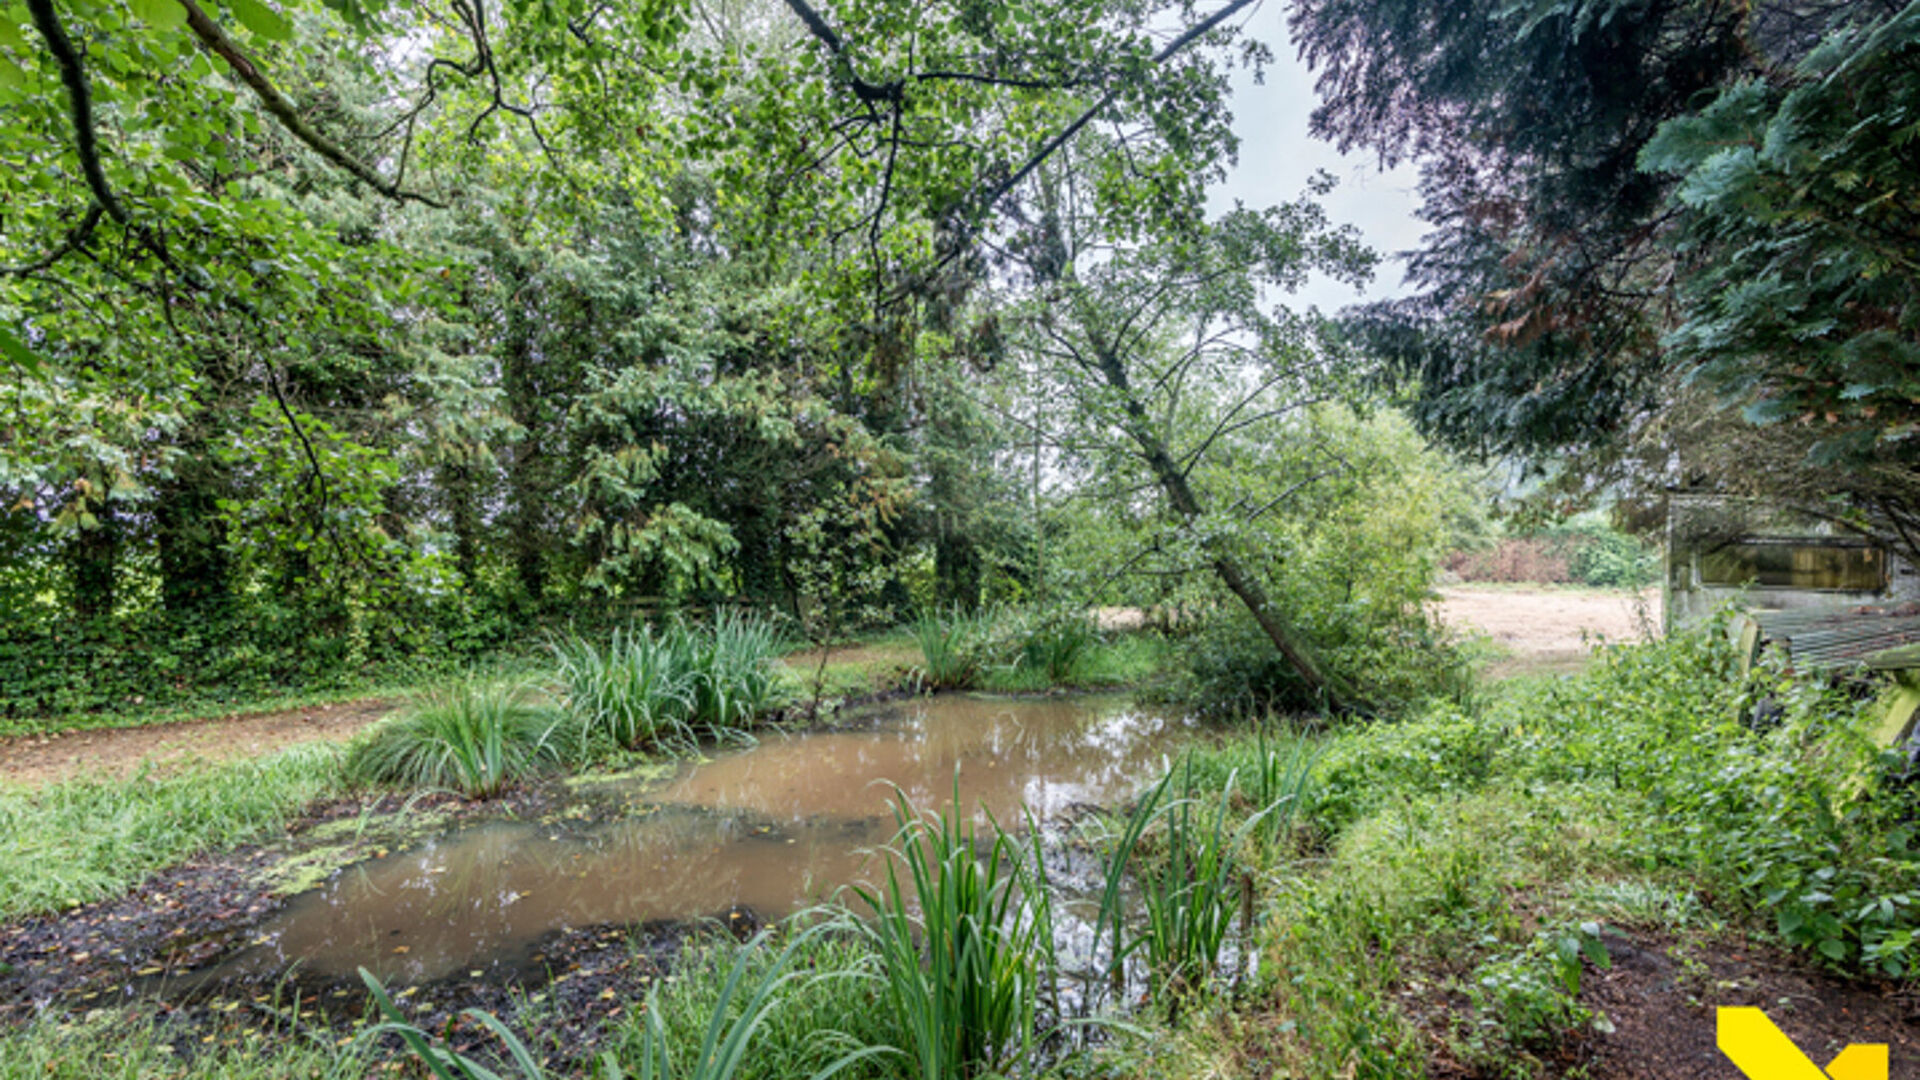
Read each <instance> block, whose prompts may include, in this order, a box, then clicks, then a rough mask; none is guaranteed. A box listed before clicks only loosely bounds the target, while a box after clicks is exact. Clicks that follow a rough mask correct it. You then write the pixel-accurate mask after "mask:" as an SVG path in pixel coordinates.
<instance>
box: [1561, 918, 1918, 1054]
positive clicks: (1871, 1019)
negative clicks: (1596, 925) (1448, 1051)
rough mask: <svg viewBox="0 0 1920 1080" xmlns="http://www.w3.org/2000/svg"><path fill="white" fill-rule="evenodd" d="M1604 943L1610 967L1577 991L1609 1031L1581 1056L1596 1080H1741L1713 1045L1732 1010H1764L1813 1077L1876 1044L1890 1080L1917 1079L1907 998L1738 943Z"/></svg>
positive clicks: (1912, 1001)
mask: <svg viewBox="0 0 1920 1080" xmlns="http://www.w3.org/2000/svg"><path fill="white" fill-rule="evenodd" d="M1604 940H1605V942H1606V946H1607V952H1608V953H1609V955H1610V956H1611V958H1612V967H1611V969H1609V970H1606V971H1596V970H1592V969H1589V970H1588V972H1587V976H1586V978H1585V979H1583V980H1582V985H1581V990H1580V997H1581V1001H1582V1003H1583V1004H1585V1005H1586V1006H1587V1007H1588V1008H1590V1009H1593V1010H1595V1011H1597V1012H1600V1013H1603V1014H1605V1016H1606V1018H1607V1020H1608V1022H1610V1023H1611V1024H1612V1026H1613V1031H1612V1032H1610V1033H1606V1034H1601V1033H1597V1032H1596V1033H1594V1034H1593V1035H1592V1036H1590V1038H1589V1041H1587V1043H1586V1045H1585V1046H1584V1047H1582V1048H1581V1049H1583V1050H1584V1051H1586V1053H1585V1054H1582V1055H1581V1056H1583V1057H1586V1058H1587V1067H1588V1070H1589V1071H1588V1073H1587V1075H1590V1076H1593V1077H1595V1078H1596V1080H1600V1078H1604V1080H1744V1078H1742V1077H1741V1075H1740V1072H1739V1070H1738V1069H1736V1068H1734V1066H1733V1064H1732V1063H1731V1062H1730V1061H1728V1060H1727V1059H1726V1058H1725V1057H1724V1056H1722V1055H1721V1053H1720V1051H1719V1049H1718V1048H1717V1046H1716V1045H1715V1033H1716V1026H1715V1013H1714V1010H1715V1009H1716V1008H1717V1007H1720V1006H1736V1005H1751V1006H1757V1007H1759V1008H1761V1009H1764V1010H1765V1011H1766V1013H1767V1015H1768V1017H1769V1018H1771V1019H1772V1020H1773V1022H1774V1023H1775V1024H1776V1025H1777V1026H1778V1027H1779V1028H1780V1030H1781V1031H1783V1032H1785V1033H1786V1034H1787V1036H1788V1037H1790V1038H1792V1039H1793V1041H1794V1042H1795V1043H1796V1044H1797V1045H1798V1046H1799V1047H1800V1049H1801V1050H1802V1051H1803V1052H1804V1053H1805V1054H1806V1056H1807V1057H1809V1058H1811V1059H1812V1060H1813V1062H1814V1064H1816V1065H1818V1066H1820V1067H1822V1068H1824V1067H1825V1066H1826V1064H1827V1063H1828V1062H1829V1061H1832V1060H1833V1058H1834V1056H1835V1055H1837V1054H1839V1053H1840V1051H1841V1050H1843V1049H1845V1048H1846V1047H1847V1046H1848V1045H1849V1044H1851V1043H1867V1044H1873V1043H1881V1044H1884V1045H1885V1046H1886V1047H1887V1053H1888V1057H1889V1066H1890V1068H1889V1069H1888V1072H1887V1075H1888V1076H1889V1077H1891V1078H1893V1080H1899V1078H1901V1077H1916V1076H1920V1000H1916V998H1915V997H1914V996H1913V994H1912V992H1911V991H1901V990H1899V989H1898V988H1896V987H1893V986H1876V985H1873V984H1867V983H1852V982H1841V981H1839V980H1837V979H1833V978H1830V977H1828V976H1826V975H1823V974H1820V973H1819V972H1817V971H1812V970H1810V969H1809V967H1808V965H1807V963H1806V962H1805V961H1804V960H1801V959H1799V958H1796V957H1790V956H1788V955H1786V954H1784V953H1782V952H1780V951H1779V950H1777V949H1773V948H1771V947H1767V946H1761V945H1751V944H1746V943H1742V942H1737V941H1736V942H1726V943H1719V942H1714V943H1687V944H1684V945H1677V944H1676V943H1675V942H1673V941H1672V940H1670V939H1664V938H1660V937H1657V936H1652V935H1649V936H1645V937H1632V938H1630V937H1626V936H1622V935H1618V934H1608V935H1607V937H1606V938H1605V939H1604ZM1781 1075H1783V1076H1784V1075H1789V1074H1787V1073H1782V1074H1781ZM1791 1075H1796V1076H1797V1075H1800V1074H1798V1073H1793V1074H1791Z"/></svg>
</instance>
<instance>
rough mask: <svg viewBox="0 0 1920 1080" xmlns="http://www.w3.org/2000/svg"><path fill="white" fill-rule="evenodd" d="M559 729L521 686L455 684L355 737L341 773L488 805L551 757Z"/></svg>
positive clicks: (549, 712) (428, 694) (556, 721)
mask: <svg viewBox="0 0 1920 1080" xmlns="http://www.w3.org/2000/svg"><path fill="white" fill-rule="evenodd" d="M559 726H560V717H559V716H558V715H557V714H556V713H555V712H554V710H552V709H550V708H548V707H546V706H544V705H539V704H536V703H534V702H533V701H532V700H530V695H529V693H528V692H527V691H526V689H525V688H524V687H514V686H503V685H501V684H499V683H488V682H481V681H477V680H472V679H468V680H462V681H459V682H454V683H449V684H447V685H444V686H441V687H438V688H436V689H433V690H430V691H427V692H426V693H425V694H423V695H421V696H420V697H419V698H418V699H417V700H416V701H415V702H414V703H413V704H412V705H411V706H410V707H409V708H408V709H407V710H406V711H404V712H403V713H401V714H400V715H399V716H397V717H395V718H393V719H390V720H387V721H384V722H383V723H381V724H380V725H379V726H378V727H376V728H375V729H374V730H373V731H372V732H371V733H370V734H368V735H367V736H365V737H363V738H362V739H361V740H360V741H359V742H357V743H356V744H355V745H354V746H353V748H352V749H351V750H350V751H349V753H348V755H347V763H346V772H347V776H348V777H349V778H350V779H352V780H354V781H356V782H358V783H362V784H381V785H389V784H390V785H399V786H403V787H412V788H447V789H450V790H453V791H458V792H459V793H461V794H462V795H465V796H467V797H468V798H478V799H484V798H489V797H491V796H494V795H497V794H499V793H500V792H501V791H502V790H504V789H505V788H506V787H507V786H508V785H509V784H512V783H513V782H514V781H515V780H517V779H520V778H521V777H523V776H526V775H528V774H530V773H532V772H535V771H537V770H539V769H540V768H542V767H543V766H545V765H547V764H548V763H550V762H553V761H555V760H556V759H557V758H558V757H559V752H558V751H559V747H558V745H557V744H556V741H555V739H554V735H555V732H556V730H557V729H558V728H559Z"/></svg>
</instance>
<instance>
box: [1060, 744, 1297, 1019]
mask: <svg viewBox="0 0 1920 1080" xmlns="http://www.w3.org/2000/svg"><path fill="white" fill-rule="evenodd" d="M1316 760H1317V751H1316V750H1315V749H1314V747H1313V746H1312V745H1311V744H1308V743H1306V742H1304V741H1298V740H1294V741H1286V742H1282V743H1279V744H1270V743H1269V742H1268V741H1267V740H1266V738H1265V737H1264V736H1262V738H1261V740H1260V743H1259V748H1258V753H1257V754H1256V756H1255V757H1254V759H1253V761H1252V762H1251V763H1249V764H1250V767H1249V768H1248V769H1247V774H1248V776H1249V779H1248V782H1247V791H1246V796H1247V797H1248V798H1251V800H1252V801H1253V803H1254V806H1255V809H1254V811H1253V812H1252V813H1251V814H1241V813H1237V812H1236V811H1235V803H1236V797H1235V796H1236V790H1235V789H1236V787H1237V786H1238V784H1239V778H1240V775H1241V770H1240V769H1239V768H1234V769H1232V770H1230V771H1229V772H1228V773H1227V775H1226V777H1225V778H1224V781H1223V782H1222V783H1220V784H1219V786H1218V788H1217V790H1215V791H1212V792H1208V791H1205V790H1203V788H1204V787H1205V786H1206V785H1205V784H1204V783H1203V782H1202V776H1201V775H1200V770H1197V769H1196V767H1195V757H1194V756H1193V755H1189V756H1188V758H1187V760H1186V762H1185V764H1184V766H1183V767H1182V768H1180V769H1176V770H1169V771H1168V772H1167V773H1166V774H1165V775H1164V776H1162V777H1161V778H1160V780H1159V781H1158V782H1157V783H1155V784H1154V785H1153V786H1152V787H1151V788H1149V789H1147V791H1146V792H1145V793H1144V794H1142V795H1141V797H1140V798H1139V800H1138V801H1136V802H1135V803H1134V805H1133V807H1132V809H1131V811H1130V812H1129V813H1128V814H1127V816H1126V817H1125V818H1123V819H1122V821H1121V829H1120V833H1119V835H1118V838H1117V840H1116V841H1115V842H1114V843H1113V844H1111V845H1110V846H1109V848H1108V855H1107V858H1106V866H1105V879H1106V893H1105V895H1104V896H1103V897H1102V902H1101V908H1100V915H1099V916H1098V921H1097V922H1096V925H1095V935H1094V949H1095V953H1096V954H1098V953H1099V950H1100V942H1101V940H1102V938H1105V939H1106V941H1107V942H1108V944H1107V952H1106V954H1105V956H1106V966H1105V967H1103V968H1101V969H1100V973H1101V974H1104V975H1105V976H1106V977H1107V979H1108V980H1109V982H1110V983H1112V984H1114V985H1115V986H1119V985H1124V983H1125V981H1126V971H1127V965H1128V963H1129V962H1137V963H1138V964H1139V965H1140V967H1141V968H1142V969H1143V974H1144V975H1145V976H1146V978H1147V980H1148V981H1149V983H1150V984H1151V985H1152V986H1153V988H1154V989H1155V990H1156V991H1159V992H1160V993H1161V994H1163V995H1165V997H1166V999H1167V1002H1168V1004H1169V1007H1170V1008H1177V1007H1178V1005H1179V1003H1180V1001H1181V1000H1182V999H1184V998H1186V997H1188V996H1190V995H1192V994H1194V993H1199V992H1204V991H1205V990H1207V989H1208V987H1210V986H1211V985H1213V983H1214V980H1215V979H1217V978H1218V977H1219V975H1220V974H1221V971H1222V968H1223V957H1224V955H1225V953H1226V948H1227V943H1228V941H1229V940H1230V939H1231V938H1232V936H1233V932H1234V930H1235V928H1236V926H1237V928H1238V930H1239V932H1240V936H1241V939H1242V940H1241V947H1242V948H1243V949H1244V948H1245V946H1246V941H1247V940H1248V939H1249V937H1250V935H1251V933H1252V930H1253V927H1252V925H1251V923H1252V914H1253V877H1252V873H1251V870H1250V868H1249V867H1248V866H1247V865H1246V863H1245V861H1244V860H1243V859H1242V858H1241V856H1240V852H1241V851H1242V850H1243V849H1244V847H1245V845H1246V844H1247V842H1248V841H1249V839H1251V838H1254V837H1256V836H1257V837H1261V838H1263V839H1266V840H1267V841H1268V842H1275V841H1277V840H1279V839H1280V838H1283V837H1286V838H1290V837H1291V836H1292V834H1293V830H1294V828H1295V827H1296V823H1297V821H1298V817H1299V815H1300V814H1301V812H1302V810H1303V809H1304V808H1305V807H1306V806H1307V804H1308V803H1309V802H1310V800H1311V798H1312V789H1313V778H1312V774H1313V767H1314V763H1315V761H1316ZM1124 881H1131V882H1132V883H1133V885H1134V888H1135V890H1136V892H1137V899H1138V906H1139V911H1140V916H1139V918H1138V920H1137V921H1136V922H1134V924H1133V925H1129V920H1128V919H1127V918H1126V914H1125V906H1124V904H1123V903H1122V901H1121V899H1120V895H1119V894H1120V891H1121V888H1122V886H1121V883H1122V882H1124ZM1096 994H1097V991H1096V990H1095V989H1094V988H1093V987H1091V986H1090V987H1089V988H1088V991H1087V993H1086V994H1085V995H1084V996H1085V997H1086V998H1088V999H1092V998H1094V997H1095V996H1096Z"/></svg>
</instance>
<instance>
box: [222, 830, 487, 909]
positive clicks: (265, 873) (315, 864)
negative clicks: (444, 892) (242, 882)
mask: <svg viewBox="0 0 1920 1080" xmlns="http://www.w3.org/2000/svg"><path fill="white" fill-rule="evenodd" d="M449 820H450V816H449V815H448V814H447V812H446V811H444V810H437V809H434V810H411V811H409V810H402V811H399V812H396V813H384V814H377V815H363V816H359V817H343V818H336V819H334V820H332V821H323V822H321V823H320V824H318V825H315V826H314V827H313V828H311V829H309V830H307V831H306V832H305V833H304V834H302V835H301V836H300V837H299V839H298V840H297V841H296V842H295V844H294V845H293V846H292V847H290V849H289V850H288V853H287V854H286V855H285V856H283V857H282V858H280V859H278V860H276V861H275V862H274V863H273V864H272V865H270V866H268V867H266V868H265V869H264V870H262V871H260V873H259V874H257V875H256V876H255V877H254V879H253V880H254V884H255V885H258V886H259V887H260V888H263V889H265V890H266V891H267V892H269V893H271V894H273V895H275V896H292V895H294V894H295V893H301V892H305V891H307V890H308V889H313V888H317V887H319V886H320V885H321V884H323V883H325V882H326V880H327V879H328V878H330V877H332V876H333V875H334V874H335V873H337V872H338V871H339V870H341V869H342V868H343V867H347V866H351V865H353V864H354V863H357V862H361V861H363V860H366V859H372V858H379V857H380V856H382V855H385V854H386V853H387V852H388V851H390V850H392V849H394V848H399V847H406V846H408V845H411V844H413V843H416V842H418V841H419V840H420V839H421V838H422V837H425V836H426V835H427V834H429V833H433V832H438V831H440V830H441V829H444V828H445V827H446V826H447V823H448V821H449Z"/></svg>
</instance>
